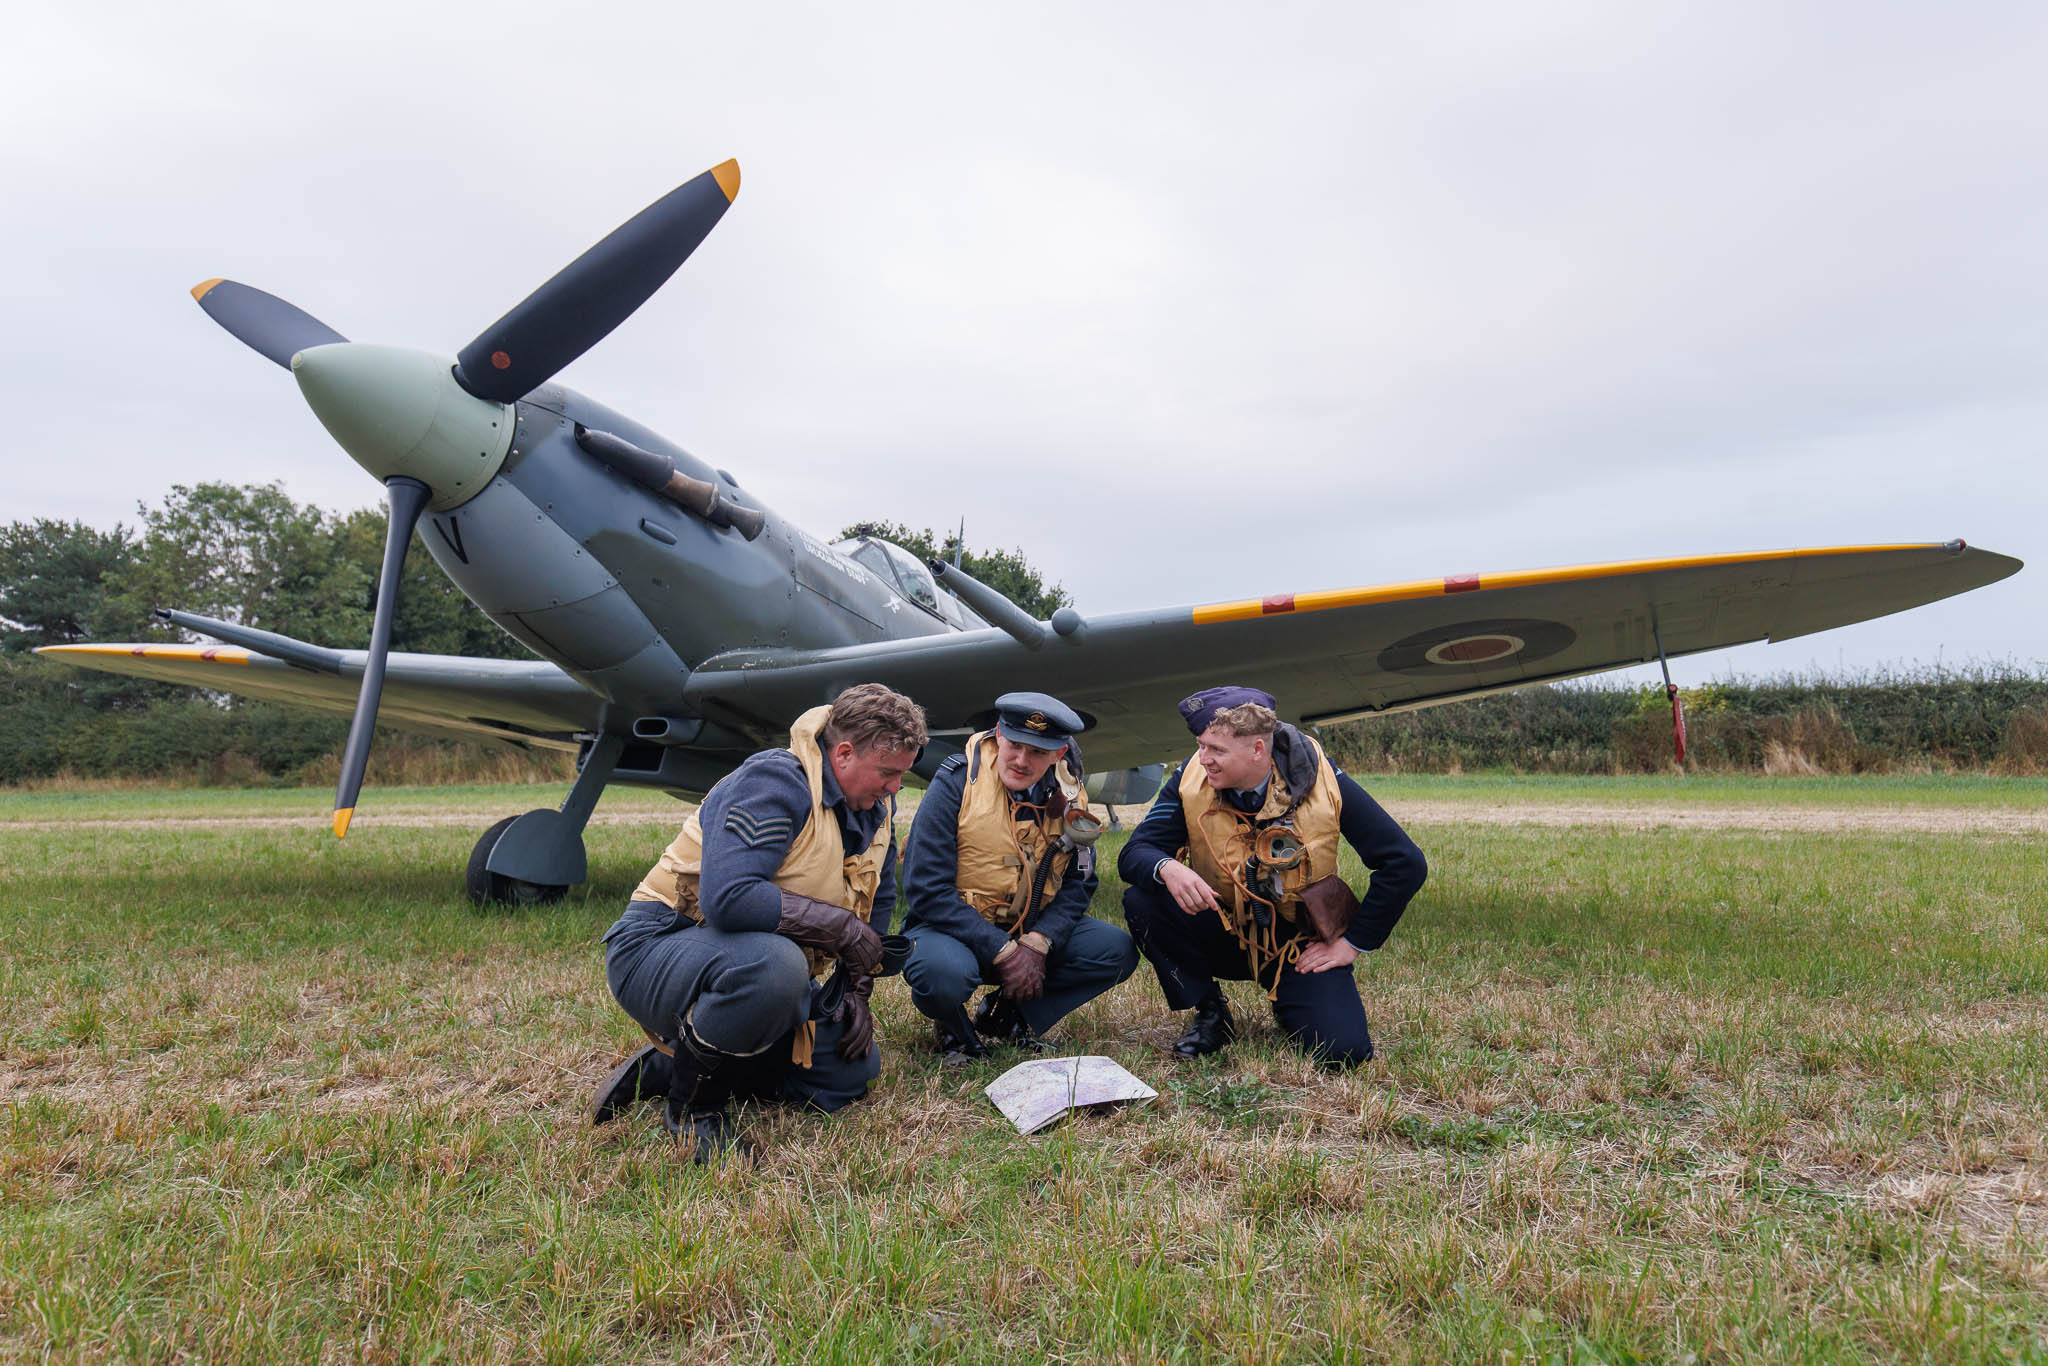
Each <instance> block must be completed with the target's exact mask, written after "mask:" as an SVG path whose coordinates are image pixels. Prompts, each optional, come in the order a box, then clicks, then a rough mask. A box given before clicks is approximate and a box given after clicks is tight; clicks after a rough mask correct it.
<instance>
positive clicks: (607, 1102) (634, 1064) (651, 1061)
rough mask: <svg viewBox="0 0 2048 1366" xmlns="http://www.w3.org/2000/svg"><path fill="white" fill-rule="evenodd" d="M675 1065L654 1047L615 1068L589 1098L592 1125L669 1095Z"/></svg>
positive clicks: (615, 1117) (640, 1052)
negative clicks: (631, 1107)
mask: <svg viewBox="0 0 2048 1366" xmlns="http://www.w3.org/2000/svg"><path fill="white" fill-rule="evenodd" d="M674 1075H675V1064H674V1063H672V1062H670V1060H669V1058H668V1055H667V1054H665V1053H663V1052H662V1051H661V1050H660V1049H658V1048H656V1047H655V1046H654V1045H653V1044H649V1045H647V1047H645V1048H643V1049H641V1050H640V1051H639V1052H638V1053H635V1054H633V1055H631V1056H630V1057H628V1058H627V1059H626V1060H625V1061H624V1062H622V1063H620V1064H619V1065H618V1066H617V1067H614V1068H613V1069H612V1070H611V1072H610V1073H609V1074H608V1075H607V1076H606V1077H605V1079H604V1080H603V1081H601V1082H599V1083H598V1084H597V1091H596V1093H595V1094H593V1095H592V1096H591V1098H590V1122H591V1123H592V1124H603V1123H606V1122H607V1121H610V1120H613V1119H617V1118H618V1117H619V1115H620V1114H621V1113H622V1112H623V1111H625V1110H626V1109H627V1108H629V1107H630V1106H632V1105H634V1104H635V1103H637V1102H639V1101H643V1100H651V1099H654V1098H655V1097H658V1096H665V1095H667V1094H668V1087H669V1082H670V1080H671V1079H672V1078H673V1077H674Z"/></svg>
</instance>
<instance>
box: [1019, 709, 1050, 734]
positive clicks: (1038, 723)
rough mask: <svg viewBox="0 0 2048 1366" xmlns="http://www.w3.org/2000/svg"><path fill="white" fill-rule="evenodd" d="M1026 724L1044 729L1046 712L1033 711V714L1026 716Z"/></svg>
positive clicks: (1036, 728) (1034, 728) (1037, 728)
mask: <svg viewBox="0 0 2048 1366" xmlns="http://www.w3.org/2000/svg"><path fill="white" fill-rule="evenodd" d="M1024 724H1025V725H1026V726H1028V727H1030V728H1031V729H1032V730H1044V729H1045V713H1044V712H1042V711H1035V712H1032V713H1031V715H1029V716H1027V717H1025V718H1024Z"/></svg>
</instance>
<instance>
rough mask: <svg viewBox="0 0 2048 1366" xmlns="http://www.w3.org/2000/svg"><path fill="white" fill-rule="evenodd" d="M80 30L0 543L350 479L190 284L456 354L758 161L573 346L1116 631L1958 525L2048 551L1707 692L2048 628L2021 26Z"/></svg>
mask: <svg viewBox="0 0 2048 1366" xmlns="http://www.w3.org/2000/svg"><path fill="white" fill-rule="evenodd" d="M73 11H74V12H73V13H70V14H62V13H59V11H58V10H57V9H56V8H55V7H53V6H38V7H36V9H35V10H34V11H32V12H30V13H26V14H18V15H16V16H15V17H14V18H13V19H12V20H11V21H10V26H9V28H10V32H9V46H10V48H11V50H13V51H14V52H15V54H16V55H15V57H14V59H13V60H12V61H11V62H10V63H9V76H8V81H7V82H6V83H5V84H4V85H0V128H4V129H5V130H6V131H5V132H4V133H0V149H4V162H0V176H4V182H5V185H6V202H7V205H8V208H7V210H6V213H5V215H4V220H0V247H4V248H5V256H4V259H5V260H6V261H7V263H8V265H9V268H10V277H11V278H10V282H9V284H8V286H7V287H6V293H7V297H8V306H7V310H6V312H7V317H8V323H9V325H8V326H7V327H6V328H5V329H4V330H0V338H4V340H0V345H4V347H5V348H6V356H5V362H6V363H5V369H4V375H5V377H4V379H0V383H4V385H5V394H4V398H5V406H6V409H7V411H8V413H9V414H10V415H11V418H12V421H13V423H14V426H15V430H14V433H13V437H12V440H11V441H10V443H9V449H8V452H7V455H6V460H7V463H8V478H7V480H6V481H5V486H4V487H5V492H4V494H0V498H4V502H0V520H12V519H14V518H20V517H32V516H52V517H62V518H80V519H83V520H85V521H87V522H91V523H95V524H99V525H110V524H112V523H113V522H115V521H120V520H126V521H128V522H130V523H133V522H134V520H135V517H134V510H135V505H136V504H137V502H149V503H154V502H155V501H157V500H158V499H160V498H161V497H162V496H163V495H164V493H165V492H166V491H167V490H168V489H169V488H170V487H171V486H172V485H173V484H177V483H194V482H198V481H200V480H208V479H215V480H228V481H234V482H256V481H263V480H268V479H278V480H281V481H282V482H283V484H284V486H285V488H286V490H287V491H288V492H289V493H290V494H291V495H292V496H294V497H296V498H299V499H301V500H308V501H312V502H316V503H319V504H322V505H324V506H327V507H331V508H336V509H342V508H350V507H357V506H363V505H367V504H370V503H372V502H375V501H377V500H378V498H379V497H380V495H381V490H379V489H378V488H377V487H376V485H375V484H374V482H372V481H371V480H370V478H369V476H367V475H365V474H364V473H363V472H362V471H361V470H360V469H358V468H357V467H356V466H355V465H354V464H353V463H352V462H351V461H350V460H349V459H348V458H347V457H346V456H345V455H343V454H342V453H341V451H340V450H339V449H338V448H336V447H334V446H333V445H332V444H331V443H330V442H329V441H328V440H327V438H326V435H325V433H324V432H323V431H322V430H321V428H320V426H319V424H318V422H317V421H316V420H315V419H314V417H313V416H312V414H311V413H310V412H309V411H308V410H307V409H306V408H305V406H304V404H303V403H302V402H301V400H300V398H299V395H298V391H297V389H296V387H295V386H294V385H293V384H292V383H291V380H290V377H289V376H288V375H287V374H286V373H285V372H284V371H282V370H279V369H277V368H276V367H274V366H272V365H270V364H269V363H268V362H266V361H264V360H262V359H261V358H260V357H258V356H257V355H256V354H255V353H253V352H251V351H248V350H246V349H244V348H243V347H242V346H241V345H240V344H239V343H237V342H236V341H234V340H233V339H232V338H231V337H229V336H228V335H227V334H226V333H224V332H222V331H221V330H220V329H219V328H217V327H216V326H214V324H213V323H212V322H210V321H209V320H208V319H207V318H206V317H205V315H204V314H203V313H201V312H200V310H199V309H198V308H197V307H196V306H195V305H194V304H193V302H192V300H191V298H190V297H189V296H188V294H187V290H188V289H189V288H190V287H191V286H192V285H193V284H195V283H197V282H198V281H200V280H203V279H206V278H209V277H212V276H216V275H224V276H227V277H229V278H232V279H238V280H241V281H243V282H245V283H248V284H252V285H255V286H257V287H259V288H262V289H266V290H269V291H271V292H272V293H275V294H279V295H281V296H283V297H285V298H287V299H290V300H291V301H293V302H294V303H296V304H298V305H299V306H300V307H302V308H304V309H306V310H307V311H309V312H311V313H313V314H314V315H315V316H317V317H319V318H321V319H323V320H324V321H326V322H327V323H328V324H330V325H331V326H333V327H335V328H336V329H338V330H339V331H341V332H342V333H344V334H346V335H347V336H349V337H350V338H352V339H355V340H362V341H380V342H388V343H392V344H397V345H406V346H416V347H422V348H430V349H435V350H440V351H445V352H447V353H449V354H451V355H452V353H453V352H454V351H455V350H456V349H457V348H458V347H460V346H461V345H462V344H463V343H464V342H466V341H467V340H469V338H470V337H471V336H472V335H474V334H475V333H476V332H477V331H478V330H480V329H481V328H482V327H483V326H484V325H485V324H487V323H489V322H490V321H491V320H493V319H494V318H496V317H497V316H498V315H499V314H500V313H502V312H503V311H504V310H505V309H506V308H507V307H509V306H510V305H511V304H513V303H514V302H516V301H518V300H519V299H520V298H522V297H523V296H524V295H525V294H526V293H527V292H528V291H530V290H531V289H532V288H533V287H534V286H535V285H537V284H539V283H540V282H541V281H542V280H543V279H545V278H546V277H548V276H549V275H551V274H552V273H553V272H554V271H555V270H557V269H559V268H560V267H561V266H562V265H564V264H565V263H567V262H568V261H569V260H570V259H571V258H573V257H574V256H575V255H576V254H577V253H578V252H580V251H581V250H583V248H584V247H586V246H588V245H589V244H590V243H591V242H593V241H595V240H596V239H597V238H599V237H601V236H602V235H603V234H604V233H606V232H607V231H609V230H610V229H611V228H612V227H613V226H614V225H615V224H617V223H618V222H619V221H621V220H622V219H624V218H626V217H627V216H629V215H630V214H632V213H633V212H635V211H637V210H638V209H639V208H640V207H641V206H642V205H644V204H645V203H647V202H648V201H650V200H652V199H654V198H656V197H657V196H659V195H660V194H662V193H663V192H665V191H666V190H667V189H669V188H670V187H671V186H673V185H675V184H677V183H679V182H681V181H683V180H686V179H688V178H689V177H691V176H693V175H695V174H697V173H698V172H700V171H702V170H704V169H705V168H707V167H709V166H711V165H714V164H715V163H717V162H719V161H721V160H723V159H724V158H726V157H728V156H734V157H737V158H738V159H739V161H740V164H741V167H742V170H743V173H744V177H745V180H744V188H743V189H742V191H741V193H740V196H739V199H738V201H737V203H736V204H735V205H734V207H733V209H732V210H731V211H730V212H729V213H728V214H727V215H726V217H725V219H724V221H723V222H722V223H721V224H720V226H719V227H718V229H717V230H716V231H715V232H714V233H713V234H712V236H711V237H710V238H709V239H708V240H707V241H706V243H705V244H704V246H703V247H702V248H700V249H699V251H698V252H697V254H696V255H695V256H694V257H693V258H692V259H691V260H690V262H689V263H688V264H687V265H685V266H684V268H683V270H682V271H681V272H680V273H679V274H678V275H677V276H676V278H675V279H674V280H673V281H671V282H670V283H669V285H668V286H667V287H666V288H665V289H664V290H663V291H662V292H661V293H660V294H658V295H657V296H656V297H655V298H654V299H653V300H652V301H650V302H649V303H648V304H647V305H646V306H645V307H643V308H642V309H641V310H640V312H639V313H638V314H636V315H635V316H634V317H633V318H632V319H630V320H629V321H628V322H627V323H626V324H625V325H624V326H622V327H621V328H620V329H619V330H618V331H617V332H615V333H614V334H613V335H612V336H611V337H610V338H609V339H607V340H606V341H604V342H603V343H601V344H599V346H598V347H597V348H596V349H595V350H593V351H592V352H590V353H589V354H588V355H586V356H585V357H584V358H582V359H581V360H579V361H577V362H576V363H575V364H574V365H573V366H571V367H570V368H569V369H568V370H567V371H565V372H564V374H563V376H562V378H563V379H564V381H565V382H567V383H569V384H571V385H573V386H575V387H576V388H578V389H581V390H582V391H584V392H585V393H588V394H590V395H591V396H593V397H595V398H598V399H600V400H602V401H604V402H606V403H608V404H610V405H611V406H613V407H616V408H619V409H621V410H622V411H625V412H628V413H631V414H632V415H634V416H635V417H636V418H639V419H641V420H642V421H645V422H646V423H648V424H649V425H650V426H652V427H654V428H656V429H658V430H660V431H662V432H664V433H666V434H667V435H669V436H670V437H671V438H673V439H674V440H676V441H678V442H680V443H681V444H683V445H685V446H687V447H689V448H690V449H691V450H693V451H695V452H696V453H698V454H700V455H702V456H703V457H705V458H706V459H708V460H710V461H712V462H713V463H714V464H717V465H721V466H724V467H725V468H727V469H729V470H731V471H732V472H733V473H734V475H735V476H736V477H737V478H738V479H739V480H740V481H741V482H742V483H743V484H744V485H746V486H747V488H748V489H749V490H750V491H751V492H753V493H754V494H755V495H756V496H758V497H760V498H762V499H763V500H765V501H766V502H768V503H769V504H770V505H772V506H774V507H775V508H777V509H778V510H779V511H781V512H782V513H784V514H785V515H787V516H790V517H792V518H793V519H795V520H796V521H797V522H799V523H800V524H802V525H804V526H806V527H808V528H809V529H810V530H811V531H813V532H814V533H815V534H818V535H820V536H829V535H830V534H831V533H833V532H834V531H836V530H837V529H838V528H839V527H840V526H842V525H844V524H845V523H847V522H849V521H853V520H857V519H860V518H864V517H884V518H892V519H896V520H901V521H905V522H909V523H911V524H913V525H932V526H950V525H953V524H954V523H956V522H957V521H958V520H959V519H960V517H961V516H963V515H964V516H965V517H966V519H967V530H968V539H969V541H970V542H972V543H974V544H976V545H985V544H990V543H994V544H999V545H1006V546H1007V545H1017V546H1021V547H1023V548H1024V549H1025V551H1026V552H1027V553H1028V554H1029V555H1030V557H1031V558H1032V559H1033V561H1034V562H1036V563H1037V564H1038V565H1040V566H1041V567H1042V568H1043V569H1044V570H1045V571H1046V572H1047V574H1048V576H1049V577H1051V578H1054V579H1057V580H1059V581H1061V582H1063V583H1064V584H1065V585H1066V586H1067V587H1068V589H1070V590H1071V591H1072V592H1073V593H1074V595H1075V597H1076V599H1077V600H1078V605H1079V606H1080V607H1081V609H1082V610H1083V611H1084V612H1087V611H1109V610H1119V609H1125V608H1138V607H1148V606H1159V605H1164V604H1168V603H1184V602H1198V601H1206V600H1215V599H1224V598H1237V597H1245V596H1252V595H1256V594H1262V593H1267V592H1277V591H1286V590H1305V589H1310V588H1323V587H1335V586H1341V585H1351V584H1369V583H1376V582H1384V581H1389V580H1400V579H1409V578H1417V577H1424V576H1429V575H1436V574H1443V573H1452V572H1459V571H1467V570H1482V571H1483V570H1501V569H1519V568H1533V567H1537V566H1543V565H1551V564H1561V563H1580V562H1585V561H1589V560H1608V559H1630V558H1637V557H1642V556H1657V555H1671V554H1689V553H1705V552H1717V551H1732V550H1750V549H1766V548H1776V547H1782V546H1791V545H1828V544H1839V543H1864V542H1882V541H1924V540H1943V539H1948V538H1951V537H1956V536H1961V537H1964V538H1966V539H1968V540H1969V541H1970V542H1971V543H1972V544H1977V545H1983V546H1986V547H1989V548H1991V549H1994V550H1999V551H2003V552H2005V553H2007V554H2012V555H2017V556H2019V557H2020V558H2022V559H2027V560H2032V561H2036V562H2037V563H2036V567H2034V568H2031V569H2029V570H2027V571H2025V572H2023V573H2021V574H2020V575H2018V576H2017V577H2015V578H2013V579H2010V580H2007V581H2006V582H2003V583H2000V584H1997V585H1994V586H1992V587H1990V588H1987V589H1983V590H1980V591H1979V592H1977V593H1974V594H1971V595H1969V596H1967V597H1964V598H1959V599H1955V600H1952V601H1950V602H1946V603H1940V604H1936V605H1935V606H1932V607H1927V608H1922V609H1919V610H1917V611H1914V612H1910V613H1906V614H1904V615H1901V616H1898V617H1893V618H1889V619H1886V620H1883V621H1879V622H1874V623H1869V624H1866V625H1863V626H1859V627H1854V628H1851V629H1848V630H1844V631H1838V632H1833V633H1829V634H1826V635H1822V636H1817V637H1813V638H1811V639H1808V640H1801V641H1795V642H1791V643H1788V644H1787V645H1784V646H1777V647H1762V646H1755V647H1749V648H1747V649H1744V650H1740V651H1734V652H1730V653H1728V654H1725V655H1716V656H1704V657H1702V658H1701V660H1699V661H1692V662H1688V663H1686V664H1685V665H1684V666H1683V667H1682V671H1681V672H1682V675H1683V676H1687V677H1689V678H1691V679H1699V678H1702V677H1706V676H1709V675H1712V676H1717V677H1718V676H1723V675H1725V674H1727V673H1729V672H1730V671H1735V672H1743V673H1752V674H1754V673H1763V672H1780V671H1786V670H1803V669H1806V668H1809V667H1813V666H1819V667H1822V668H1826V669H1828V670H1836V669H1839V668H1842V667H1847V668H1850V669H1859V668H1869V667H1873V666H1879V665H1886V664H1901V663H1905V664H1911V663H1922V664H1931V663H1933V662H1935V660H1936V659H1937V657H1939V658H1940V659H1941V660H1942V661H1943V662H1945V663H1957V662H1964V661H1968V660H1972V659H1974V660H1980V661H1984V660H2003V659H2011V660H2014V661H2016V662H2018V663H2020V664H2022V665H2032V664H2035V663H2037V662H2044V661H2048V610H2044V609H2048V561H2044V557H2043V530H2042V527H2043V521H2044V507H2043V503H2044V499H2043V493H2044V489H2048V478H2044V476H2043V473H2042V467H2043V466H2042V454H2043V446H2044V439H2048V297H2044V296H2048V174H2044V172H2048V100H2044V99H2043V98H2042V97H2041V91H2042V90H2043V89H2044V88H2048V11H2044V10H2043V9H2042V8H2041V7H2040V6H2038V5H2034V4H2012V5H1951V6H1941V7H1934V6H1908V5H1888V4H1871V3H1858V4H1832V5H1831V4H1805V5H1796V6H1787V5H1783V4H1779V3H1769V4H1731V3H1726V2H1725V0H1719V2H1717V3H1712V4H1700V5H1655V4H1645V3H1623V2H1621V0H1617V2H1616V3H1593V4H1574V3H1561V2H1558V0H1551V2H1550V3H1545V4H1541V5H1530V4H1521V3H1501V4H1468V5H1458V4H1437V3H1433V4H1429V5H1426V6H1425V5H1419V4H1418V5H1402V6H1395V5H1378V6H1368V5H1342V6H1337V5H1332V6H1327V7H1315V6H1305V5H1297V6H1286V5H1270V4H1265V5H1259V6H1256V7H1254V6H1251V5H1239V6H1231V7H1224V6H1210V5H1191V4H1186V3H1175V4H1159V5H1133V4H1124V5H1115V6H1109V5H1079V4H1072V5H1065V4H1054V5H1034V6H1028V7H1024V6H1010V7H1003V8H1002V9H1001V10H1000V11H999V10H998V9H997V7H993V6H961V5H936V4H935V5H929V6H917V7H907V6H878V5H874V4H864V5H847V4H837V5H820V6H816V7H807V6H784V5H734V4H724V5H718V6H700V5H689V4H660V5H647V6H639V7H625V6H594V7H591V9H590V10H589V12H587V13H581V14H578V13H572V12H570V11H569V10H567V9H566V8H564V9H562V10H560V11H556V10H553V9H537V8H533V7H528V6H523V5H520V4H517V3H494V4H490V5H476V6H458V5H447V4H435V3H418V2H417V0H415V2H414V3H408V4H403V5H382V4H353V5H349V6H281V5H277V4H274V3H269V2H268V0H266V3H260V4H253V3H252V4H247V5H227V4H185V5H175V6H143V5H138V4H131V3H121V4H116V5H114V6H112V7H106V6H96V7H83V6H80V7H73ZM593 16H595V17H593ZM1262 500H1263V506H1264V507H1265V508H1267V509H1268V510H1269V511H1270V513H1272V514H1274V516H1272V517H1267V518H1264V519H1261V518H1259V517H1258V516H1257V515H1256V514H1255V513H1254V512H1253V511H1252V509H1254V508H1256V507H1258V506H1260V505H1261V502H1262ZM1280 514H1284V518H1282V517H1280ZM1295 532H1298V533H1299V535H1298V536H1297V535H1294V534H1293V533H1295Z"/></svg>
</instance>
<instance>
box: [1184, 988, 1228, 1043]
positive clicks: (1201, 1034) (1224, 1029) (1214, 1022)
mask: <svg viewBox="0 0 2048 1366" xmlns="http://www.w3.org/2000/svg"><path fill="white" fill-rule="evenodd" d="M1236 1037H1237V1021H1235V1020H1233V1019H1231V1018H1230V1002H1228V1001H1226V1000H1224V999H1223V993H1222V992H1220V991H1216V992H1211V993H1210V994H1209V995H1207V996H1205V997H1203V998H1202V999H1201V1000H1200V1001H1198V1002H1196V1004H1195V1018H1194V1020H1193V1022H1192V1023H1190V1024H1189V1025H1188V1032H1187V1033H1185V1034H1183V1035H1181V1036H1180V1038H1178V1039H1176V1040H1174V1044H1173V1051H1174V1053H1175V1054H1176V1055H1177V1056H1179V1057H1183V1058H1199V1057H1201V1056H1203V1055H1204V1054H1208V1053H1220V1052H1222V1051H1223V1048H1224V1045H1226V1044H1228V1043H1229V1042H1230V1041H1231V1040H1232V1039H1234V1038H1236Z"/></svg>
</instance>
